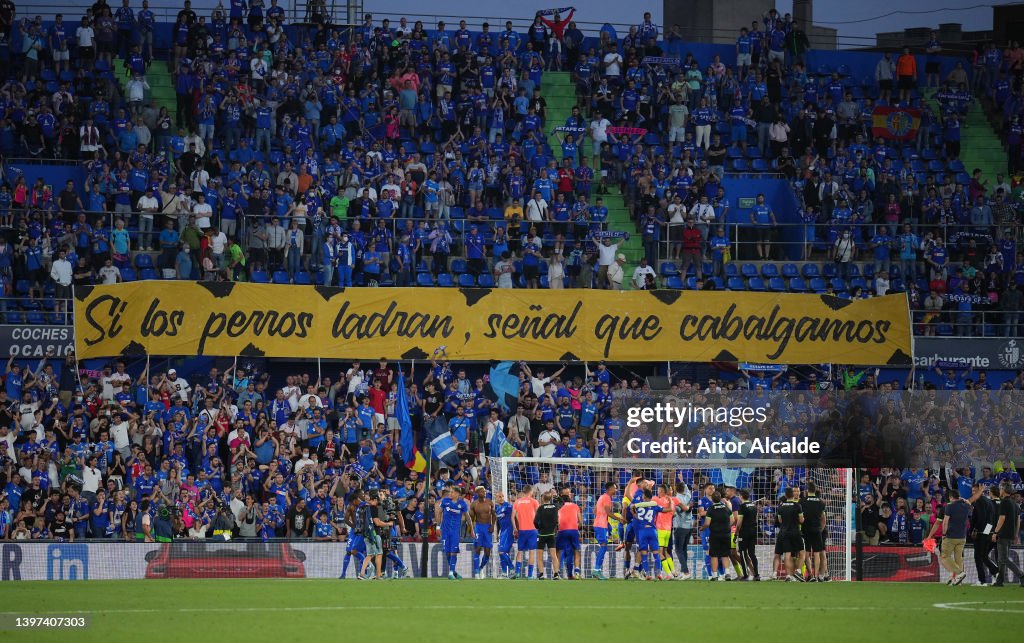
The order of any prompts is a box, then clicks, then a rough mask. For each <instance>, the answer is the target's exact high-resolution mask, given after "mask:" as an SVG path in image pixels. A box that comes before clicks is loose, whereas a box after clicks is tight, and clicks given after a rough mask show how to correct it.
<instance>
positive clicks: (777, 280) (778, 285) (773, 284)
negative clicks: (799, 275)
mask: <svg viewBox="0 0 1024 643" xmlns="http://www.w3.org/2000/svg"><path fill="white" fill-rule="evenodd" d="M768 289H769V290H771V291H772V292H786V282H785V281H784V280H783V279H782V277H770V278H769V279H768Z"/></svg>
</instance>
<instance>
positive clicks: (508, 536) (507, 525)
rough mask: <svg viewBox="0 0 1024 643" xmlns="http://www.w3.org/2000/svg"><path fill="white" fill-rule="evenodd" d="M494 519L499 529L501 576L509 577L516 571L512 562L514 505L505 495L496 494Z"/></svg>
mask: <svg viewBox="0 0 1024 643" xmlns="http://www.w3.org/2000/svg"><path fill="white" fill-rule="evenodd" d="M494 519H495V522H496V524H497V527H498V557H499V559H500V561H501V574H502V576H505V577H508V576H511V575H512V572H513V571H514V570H515V565H514V564H513V562H512V503H511V502H508V501H507V500H505V494H504V493H502V492H500V491H499V492H498V493H496V494H494Z"/></svg>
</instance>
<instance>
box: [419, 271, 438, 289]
mask: <svg viewBox="0 0 1024 643" xmlns="http://www.w3.org/2000/svg"><path fill="white" fill-rule="evenodd" d="M416 285H417V286H427V287H430V286H433V285H434V278H433V277H431V276H430V273H429V272H420V273H417V274H416Z"/></svg>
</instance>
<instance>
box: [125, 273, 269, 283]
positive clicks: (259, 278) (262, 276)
mask: <svg viewBox="0 0 1024 643" xmlns="http://www.w3.org/2000/svg"><path fill="white" fill-rule="evenodd" d="M121 275H122V276H124V270H122V271H121ZM249 279H250V280H251V281H252V282H253V283H254V284H268V283H270V275H268V274H267V271H266V270H253V271H252V274H251V275H249Z"/></svg>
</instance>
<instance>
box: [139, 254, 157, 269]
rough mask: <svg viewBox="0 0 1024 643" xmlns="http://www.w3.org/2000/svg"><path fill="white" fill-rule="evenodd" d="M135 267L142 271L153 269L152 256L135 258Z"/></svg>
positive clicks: (140, 255)
mask: <svg viewBox="0 0 1024 643" xmlns="http://www.w3.org/2000/svg"><path fill="white" fill-rule="evenodd" d="M135 267H136V268H138V269H140V270H141V269H143V268H152V267H153V257H151V256H149V255H147V254H138V255H136V256H135Z"/></svg>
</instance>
